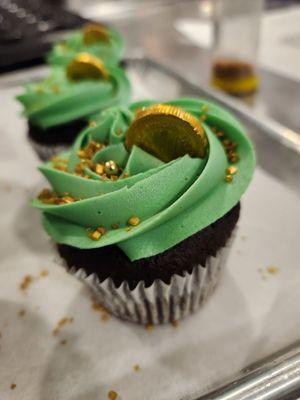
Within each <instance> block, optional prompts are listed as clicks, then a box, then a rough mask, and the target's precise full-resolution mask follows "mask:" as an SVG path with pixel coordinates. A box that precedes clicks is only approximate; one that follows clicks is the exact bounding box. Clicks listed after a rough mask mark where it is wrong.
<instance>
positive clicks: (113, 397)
mask: <svg viewBox="0 0 300 400" xmlns="http://www.w3.org/2000/svg"><path fill="white" fill-rule="evenodd" d="M107 398H108V399H109V400H117V398H118V393H117V392H115V391H114V390H110V391H109V392H108V396H107Z"/></svg>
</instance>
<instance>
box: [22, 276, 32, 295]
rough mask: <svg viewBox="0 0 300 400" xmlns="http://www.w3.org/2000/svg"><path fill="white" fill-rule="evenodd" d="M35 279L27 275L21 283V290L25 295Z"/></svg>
mask: <svg viewBox="0 0 300 400" xmlns="http://www.w3.org/2000/svg"><path fill="white" fill-rule="evenodd" d="M32 281H33V277H32V276H31V275H25V276H24V278H23V280H22V282H21V283H20V286H19V287H20V290H22V291H23V292H24V293H25V292H26V290H27V289H28V287H29V285H30V284H31V283H32Z"/></svg>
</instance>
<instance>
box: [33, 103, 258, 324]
mask: <svg viewBox="0 0 300 400" xmlns="http://www.w3.org/2000/svg"><path fill="white" fill-rule="evenodd" d="M200 121H201V122H200ZM254 163H255V160H254V153H253V148H252V145H251V143H250V142H249V140H248V138H247V137H246V135H245V133H244V130H243V128H242V127H241V125H240V124H239V122H238V121H237V120H236V119H235V118H234V117H233V116H232V115H231V114H229V113H228V112H227V111H226V110H224V109H222V108H220V107H218V106H216V105H214V104H212V103H208V102H206V101H204V100H195V99H176V100H173V101H170V102H167V103H164V104H159V105H155V104H154V102H151V101H147V102H139V103H135V104H133V105H132V106H131V108H130V110H126V109H122V108H113V109H110V110H107V111H105V112H103V113H102V114H101V115H100V117H99V118H98V119H97V121H96V124H95V126H93V127H89V128H87V129H86V130H84V131H83V132H82V133H81V134H80V136H79V137H78V139H77V140H76V143H75V144H74V146H73V148H72V150H71V151H70V152H68V153H65V154H63V155H62V156H61V157H60V158H59V159H56V160H55V161H54V162H52V163H48V164H45V165H43V166H42V167H41V168H40V169H41V171H42V173H43V174H44V175H45V177H46V178H47V179H48V181H49V182H50V184H51V187H52V188H51V190H44V191H43V192H42V193H41V194H40V196H39V198H38V199H36V200H34V205H35V206H36V207H38V208H39V209H40V210H41V211H42V212H43V225H44V228H45V229H46V231H47V232H48V233H49V235H50V236H51V237H52V239H53V240H54V241H55V242H56V243H57V244H58V250H59V253H60V255H61V256H62V258H63V260H64V262H65V265H66V267H67V269H68V270H69V271H70V272H71V273H74V274H76V275H77V276H78V277H80V278H82V279H83V280H84V281H85V282H86V283H87V284H89V285H90V287H91V288H92V289H93V290H94V291H95V293H96V294H97V295H98V297H99V299H100V301H101V302H102V303H103V305H104V306H105V307H106V308H107V309H108V310H110V311H111V312H112V313H113V314H115V315H117V316H119V317H121V318H124V319H127V320H131V321H135V322H140V323H143V324H146V323H162V322H167V321H173V320H177V319H179V318H182V317H183V316H185V315H187V314H189V313H191V312H193V311H195V310H196V309H197V308H198V307H199V305H200V304H201V303H202V302H203V301H204V300H205V299H206V298H207V296H208V295H209V293H211V292H212V290H213V288H214V287H215V285H216V283H217V281H218V277H219V274H220V270H221V268H222V267H223V265H224V263H225V259H226V256H227V252H228V249H229V247H230V246H229V245H230V242H231V239H232V237H233V232H234V228H235V226H236V223H237V221H238V218H239V209H240V205H239V201H240V198H241V196H242V194H243V192H244V191H245V190H246V188H247V186H248V184H249V182H250V179H251V177H252V174H253V169H254ZM61 165H63V166H64V170H62V169H61V168H60V166H61Z"/></svg>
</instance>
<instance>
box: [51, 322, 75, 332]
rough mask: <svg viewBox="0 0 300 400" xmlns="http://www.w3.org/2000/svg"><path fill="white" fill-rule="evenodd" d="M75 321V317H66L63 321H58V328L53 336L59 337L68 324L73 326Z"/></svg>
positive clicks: (54, 330)
mask: <svg viewBox="0 0 300 400" xmlns="http://www.w3.org/2000/svg"><path fill="white" fill-rule="evenodd" d="M73 321H74V319H73V317H70V318H68V317H64V318H62V319H61V320H59V321H58V323H57V324H56V327H55V328H54V329H53V331H52V335H53V336H57V335H58V334H59V332H60V330H61V328H63V327H64V326H65V325H66V324H71V323H72V322H73Z"/></svg>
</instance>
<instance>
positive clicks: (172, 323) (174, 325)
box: [171, 320, 179, 328]
mask: <svg viewBox="0 0 300 400" xmlns="http://www.w3.org/2000/svg"><path fill="white" fill-rule="evenodd" d="M171 325H172V326H173V328H177V327H178V325H179V323H178V321H176V320H174V321H171Z"/></svg>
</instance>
